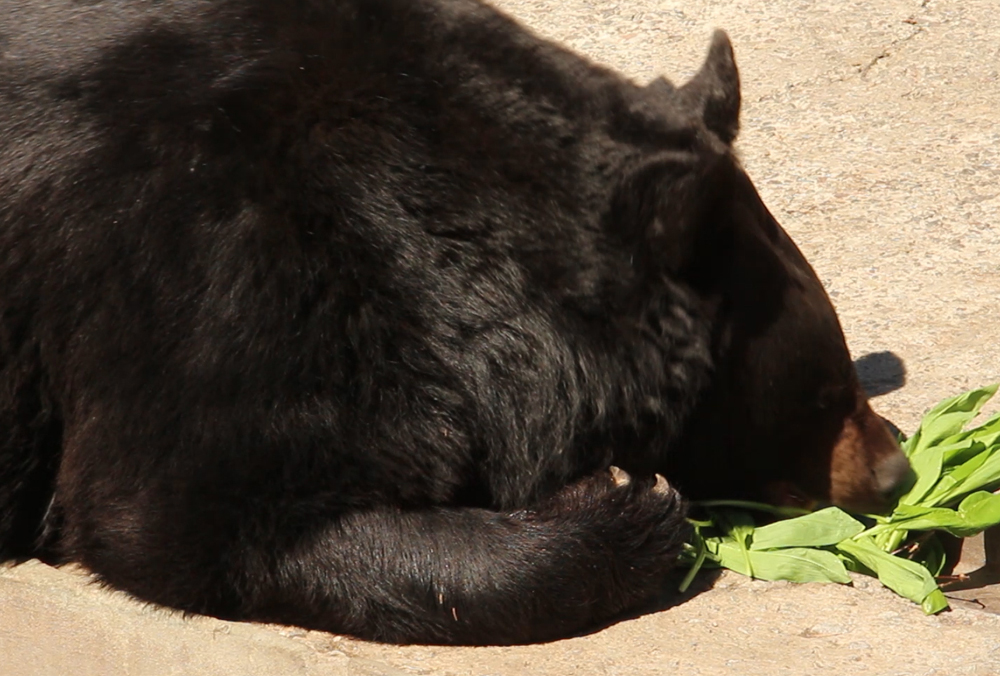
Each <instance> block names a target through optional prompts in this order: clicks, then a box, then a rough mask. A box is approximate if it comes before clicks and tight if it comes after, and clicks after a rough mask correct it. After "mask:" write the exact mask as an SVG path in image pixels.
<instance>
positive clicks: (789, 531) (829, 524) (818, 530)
mask: <svg viewBox="0 0 1000 676" xmlns="http://www.w3.org/2000/svg"><path fill="white" fill-rule="evenodd" d="M864 529H865V527H864V524H862V523H861V522H860V521H858V520H857V519H855V518H854V517H852V516H850V515H849V514H847V512H845V511H843V510H841V509H838V508H837V507H827V508H826V509H821V510H820V511H818V512H813V513H812V514H806V515H805V516H800V517H797V518H794V519H786V520H784V521H776V522H775V523H771V524H768V525H766V526H761V527H760V528H758V529H756V530H755V531H754V532H753V537H752V539H751V542H750V549H751V550H762V549H778V548H783V547H823V546H827V545H835V544H837V543H838V542H840V541H841V540H846V539H847V538H850V537H854V536H855V535H857V534H858V533H860V532H861V531H863V530H864Z"/></svg>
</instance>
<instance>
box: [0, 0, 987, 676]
mask: <svg viewBox="0 0 1000 676" xmlns="http://www.w3.org/2000/svg"><path fill="white" fill-rule="evenodd" d="M497 4H498V5H499V6H500V7H502V8H503V9H505V10H507V11H509V12H511V13H512V14H514V15H515V16H517V17H519V18H521V19H523V20H524V21H525V22H526V23H528V24H529V25H531V26H533V27H534V28H535V29H536V30H538V31H539V32H541V33H543V34H545V35H547V36H550V37H552V38H554V39H557V40H560V41H562V42H564V43H566V44H568V45H570V46H571V47H573V48H575V49H577V50H579V51H581V52H583V53H586V54H588V55H590V56H591V57H592V58H594V59H595V60H597V61H600V62H603V63H606V64H608V65H611V66H613V67H616V68H618V69H620V70H622V71H623V72H625V73H626V74H628V75H630V76H633V77H635V78H636V79H637V80H639V81H646V80H648V79H651V78H653V77H655V76H658V75H661V74H665V75H667V76H669V77H671V78H673V79H675V80H683V79H685V78H686V77H688V76H690V75H691V74H692V73H693V72H694V71H695V70H696V69H697V67H698V65H699V63H700V59H701V58H702V56H703V53H704V50H705V49H706V47H707V42H708V37H709V35H710V32H711V29H712V28H714V27H721V28H725V29H726V30H727V31H728V32H729V33H730V36H731V38H732V40H733V43H734V46H735V49H736V55H737V60H738V63H739V65H740V68H741V72H742V76H743V96H744V109H743V111H744V112H743V132H742V135H741V137H740V141H739V148H740V151H741V153H742V156H743V158H744V161H745V164H746V166H747V168H748V170H749V172H750V174H751V176H752V177H753V178H754V180H755V182H756V184H757V186H758V188H759V190H760V191H761V193H762V194H763V196H764V199H765V201H766V202H767V203H768V205H769V206H770V208H771V210H772V212H773V213H774V214H775V215H776V216H777V218H778V220H779V221H781V222H782V224H783V225H784V226H785V228H786V229H787V230H788V231H789V232H790V233H791V235H792V237H793V238H794V239H795V240H796V242H797V243H798V244H799V246H800V248H801V249H802V250H803V251H804V252H805V254H806V256H807V257H808V258H809V259H810V260H811V261H812V263H813V265H814V267H815V268H816V270H817V272H818V273H819V275H820V277H821V278H822V279H823V281H824V282H825V283H826V285H827V287H828V289H829V291H830V294H831V296H832V297H833V300H834V303H835V304H836V305H837V308H838V311H839V312H840V315H841V319H842V322H843V325H844V329H845V331H846V333H847V336H848V341H849V343H850V345H851V348H852V351H853V353H854V355H855V357H856V358H858V360H859V361H858V365H859V370H860V371H861V373H862V375H863V377H864V379H865V381H866V383H867V384H868V385H869V386H870V388H871V389H872V391H874V392H880V393H882V392H884V394H882V396H879V397H878V398H876V399H875V406H876V408H877V409H878V410H879V412H880V413H882V414H883V415H885V416H887V417H888V418H890V419H892V420H893V421H894V422H896V423H897V424H898V425H899V426H900V427H901V428H902V429H903V430H904V431H912V430H913V428H914V426H915V425H916V423H917V421H918V420H919V418H920V415H921V414H922V413H923V412H924V411H925V410H926V409H927V408H929V407H930V406H931V405H933V404H934V403H935V402H937V401H938V400H940V399H942V398H944V397H946V396H950V395H953V394H957V393H958V392H960V391H963V390H964V389H968V388H971V387H975V386H979V385H983V384H986V383H989V382H994V381H997V380H1000V350H998V349H997V346H998V342H1000V341H998V338H997V335H998V333H1000V224H998V220H1000V11H998V9H1000V7H998V6H997V4H996V0H882V1H881V2H870V1H869V2H862V1H861V0H831V1H829V2H825V3H819V2H811V1H808V0H716V1H711V2H710V1H709V0H685V1H684V2H680V1H677V0H635V1H633V2H624V1H617V2H616V1H610V0H497ZM984 593H986V592H984ZM965 596H967V597H968V596H969V594H968V593H967V594H965ZM972 596H973V597H974V596H975V593H973V594H972ZM975 607H976V605H975V604H971V603H964V604H961V605H960V606H959V607H957V608H956V609H955V610H954V611H952V612H950V613H946V614H943V615H941V616H938V617H932V618H928V617H924V616H923V615H922V614H921V612H920V610H919V609H918V608H916V607H914V606H912V605H911V604H909V603H908V602H906V601H903V600H901V599H899V598H896V597H894V596H893V595H892V594H891V593H889V592H887V591H885V590H884V589H882V588H881V587H880V586H879V585H878V584H877V583H874V582H870V581H867V580H860V581H859V582H858V583H857V584H856V585H855V586H854V588H850V587H840V586H832V585H831V586H825V585H803V586H799V585H788V584H768V583H762V582H752V581H749V580H745V579H742V578H739V577H738V576H735V575H732V574H726V575H723V576H722V578H721V579H720V580H718V581H717V583H716V584H715V586H714V588H712V589H710V590H708V591H705V592H703V593H701V594H699V595H697V596H695V597H694V598H693V599H691V600H690V601H688V602H686V603H683V604H681V605H679V606H676V607H673V608H670V609H668V610H665V611H662V612H658V613H652V614H647V615H645V616H642V617H639V618H637V619H634V620H630V621H626V622H621V623H619V624H617V625H615V626H612V627H610V628H608V629H606V630H604V631H601V632H598V633H596V634H593V635H590V636H586V637H581V638H576V639H572V640H568V641H560V642H557V643H553V644H548V645H542V646H529V647H518V648H476V649H442V648H424V647H416V648H397V647H387V646H378V645H372V644H366V643H361V642H356V641H351V640H348V639H342V638H339V637H333V636H329V635H325V634H317V633H306V632H301V631H297V630H286V629H279V628H270V627H258V626H251V625H238V624H232V623H225V622H218V621H216V620H209V619H206V618H194V619H187V620H185V619H182V618H180V617H178V616H177V615H176V614H174V613H170V612H167V611H162V610H159V609H150V608H146V607H143V606H141V605H139V604H136V603H134V602H131V601H129V600H128V599H125V598H124V597H122V596H121V595H119V594H112V593H108V592H103V591H101V590H99V589H96V588H95V587H93V586H92V585H87V584H86V580H85V578H83V577H81V576H80V575H79V574H76V573H72V572H66V571H54V570H51V569H48V568H45V567H44V566H41V565H38V564H29V565H27V566H22V567H19V568H16V569H7V570H2V571H0V674H3V675H4V676H29V675H30V676H39V675H43V674H44V675H46V676H47V675H49V674H52V675H61V674H76V675H77V676H85V675H88V674H115V673H119V674H129V675H130V676H133V675H136V674H173V673H177V674H182V673H183V674H201V673H204V674H396V675H398V674H427V675H442V676H443V675H445V674H450V675H454V676H465V675H469V676H472V675H477V676H486V675H489V674H492V675H497V676H499V675H507V674H510V675H514V674H518V675H520V674H532V675H539V676H544V675H549V674H551V675H553V676H555V675H557V674H558V675H563V674H570V673H574V674H581V675H590V674H594V675H611V674H622V675H626V674H627V675H629V676H642V675H643V674H666V673H669V674H677V675H679V676H688V675H694V674H706V675H714V674H728V673H732V674H742V675H745V676H750V675H756V674H759V675H761V676H770V675H777V674H824V673H830V674H852V675H853V674H857V675H866V674H879V675H890V674H892V675H899V676H903V675H906V676H909V675H921V676H930V675H932V674H933V675H940V676H954V675H959V674H976V675H986V674H1000V616H996V615H993V614H990V613H987V612H983V611H980V610H976V609H975Z"/></svg>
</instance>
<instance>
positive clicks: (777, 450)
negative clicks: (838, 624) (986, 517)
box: [636, 31, 912, 512]
mask: <svg viewBox="0 0 1000 676" xmlns="http://www.w3.org/2000/svg"><path fill="white" fill-rule="evenodd" d="M651 88H654V89H656V88H659V89H660V90H661V91H660V92H658V93H657V92H655V91H654V92H653V95H656V96H660V97H662V98H663V99H664V100H672V101H673V103H672V105H673V106H674V107H678V106H679V107H681V108H683V109H685V110H686V111H687V115H688V117H689V119H696V120H698V121H699V122H698V123H699V124H700V125H702V127H701V128H702V133H701V140H700V141H699V143H698V146H697V150H696V152H681V153H676V152H671V153H664V154H662V155H661V156H659V157H655V158H653V159H650V160H648V161H646V162H645V163H644V166H642V167H641V168H639V169H638V170H636V171H637V172H640V173H642V172H644V173H645V174H646V175H647V177H650V176H651V177H653V180H652V181H650V180H648V179H647V180H646V181H645V182H646V184H647V185H649V184H652V185H656V186H657V188H656V190H654V191H652V193H653V196H652V198H651V199H652V200H653V202H654V204H653V205H652V206H651V207H649V208H646V209H645V210H644V211H645V213H647V214H649V216H648V218H647V220H646V222H645V224H644V228H646V230H645V237H646V238H647V242H649V241H652V242H653V244H652V245H651V246H649V247H648V249H649V250H650V251H652V253H650V254H647V255H651V256H657V257H658V261H659V262H658V265H660V266H662V268H663V269H664V270H665V272H666V274H667V275H669V276H670V277H671V278H673V279H676V280H680V281H681V282H682V283H684V284H686V285H687V286H688V287H689V288H690V289H693V290H694V293H695V295H696V296H697V297H698V299H699V301H700V307H701V309H702V311H703V312H704V313H705V316H707V317H709V318H710V325H711V327H712V332H711V334H712V335H711V342H712V348H711V351H712V360H713V374H712V377H711V384H710V386H709V388H708V390H707V392H706V393H705V394H704V396H703V397H702V398H701V400H700V401H699V403H698V404H697V405H696V409H695V411H694V414H693V416H692V417H691V418H690V419H689V420H688V422H687V423H686V424H685V429H684V431H683V433H682V440H681V442H680V443H679V444H678V445H677V446H675V447H674V448H672V449H671V453H670V457H669V460H668V463H669V466H668V472H669V474H668V476H670V477H671V479H672V480H673V481H675V482H676V483H677V484H678V485H679V486H680V488H681V489H682V490H683V491H684V492H685V493H686V494H687V495H689V496H691V497H694V498H701V499H704V498H711V497H727V498H745V499H755V500H765V501H768V502H772V503H779V504H817V503H827V504H834V505H838V506H842V507H845V508H848V509H852V510H855V511H861V512H878V511H883V510H885V509H886V508H888V507H890V506H891V504H892V500H893V498H894V497H895V496H896V495H897V494H898V492H899V491H900V490H901V489H902V487H903V486H904V485H905V484H906V483H907V482H908V481H909V480H910V478H911V476H912V475H911V472H910V467H909V464H908V462H907V460H906V458H905V456H904V455H903V453H902V452H901V451H900V448H899V445H898V443H897V442H896V440H895V439H894V438H893V436H892V434H891V433H890V431H889V430H888V428H887V426H886V425H885V423H884V422H883V421H882V419H881V418H880V417H879V416H877V415H876V414H875V413H874V412H873V411H872V409H871V407H870V406H869V404H868V400H867V397H866V395H865V393H864V392H863V390H862V388H861V386H860V384H859V382H858V378H857V375H856V373H855V370H854V366H853V363H852V361H851V357H850V353H849V352H848V349H847V345H846V342H845V340H844V335H843V332H842V330H841V327H840V323H839V321H838V319H837V315H836V313H835V311H834V308H833V305H832V304H831V302H830V299H829V298H828V296H827V294H826V292H825V291H824V289H823V286H822V284H821V282H820V280H819V278H818V277H817V276H816V273H815V272H814V271H813V269H812V268H811V267H810V265H809V263H808V262H807V261H806V260H805V258H804V257H803V255H802V253H801V252H800V251H799V250H798V248H797V247H796V246H795V244H794V243H793V242H792V240H791V239H790V238H789V236H788V235H787V234H786V233H785V231H784V230H783V229H782V228H781V227H780V226H779V225H778V223H777V222H776V221H775V219H774V217H773V216H772V215H771V213H770V212H769V211H768V210H767V208H766V207H765V206H764V204H763V202H762V201H761V199H760V197H759V195H758V194H757V191H756V190H755V188H754V186H753V184H752V183H751V182H750V179H749V178H748V177H747V175H746V174H745V173H744V171H743V170H742V168H741V167H740V165H739V163H738V161H737V160H736V158H735V157H734V155H733V153H732V151H731V148H730V145H731V143H732V141H733V140H734V139H735V137H736V133H737V129H738V117H739V108H740V92H739V76H738V74H737V70H736V66H735V62H734V59H733V54H732V48H731V46H730V44H729V40H728V38H727V37H726V35H725V34H724V33H722V32H721V31H719V32H717V33H716V34H715V36H714V38H713V44H712V48H711V50H710V53H709V56H708V58H707V60H706V63H705V65H704V66H703V67H702V69H701V70H700V71H699V73H698V74H697V75H696V76H695V77H694V78H693V79H692V80H691V81H690V82H688V83H687V84H685V85H684V86H683V87H680V88H679V89H676V90H675V89H673V88H672V87H670V85H669V84H667V83H665V81H662V80H661V81H658V82H657V83H654V85H651ZM664 94H667V95H668V96H664ZM678 101H679V103H678Z"/></svg>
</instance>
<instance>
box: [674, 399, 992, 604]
mask: <svg viewBox="0 0 1000 676" xmlns="http://www.w3.org/2000/svg"><path fill="white" fill-rule="evenodd" d="M997 388H998V385H990V386H988V387H983V388H980V389H977V390H972V391H970V392H966V393H965V394H962V395H959V396H957V397H953V398H951V399H947V400H945V401H942V402H941V403H940V404H938V405H937V406H935V407H934V408H933V409H931V410H930V411H929V412H928V413H927V415H925V416H924V418H923V420H922V421H921V423H920V427H919V428H918V430H917V432H916V433H915V434H914V435H913V436H912V437H910V438H909V439H908V440H906V441H905V442H903V443H902V444H901V446H902V449H903V452H904V453H905V454H906V455H907V457H908V458H909V460H910V464H911V466H912V467H913V470H914V473H915V474H916V481H915V482H914V484H913V486H912V488H910V490H909V491H908V492H907V493H906V494H905V495H903V496H902V497H901V498H900V499H899V502H898V504H897V505H896V507H895V508H894V510H893V511H892V513H891V514H889V515H888V516H875V515H860V516H859V518H860V519H861V520H859V519H858V518H855V516H852V515H851V514H848V513H847V512H845V511H843V510H841V509H839V508H837V507H827V508H825V509H821V510H819V511H815V512H809V511H808V510H803V509H796V508H785V507H774V506H772V505H765V504H761V503H756V502H746V501H726V500H716V501H710V502H702V503H699V507H700V508H701V509H702V510H704V512H705V513H706V514H707V515H708V518H707V519H704V520H693V519H692V520H691V523H692V525H693V526H694V535H693V537H692V539H691V542H690V543H689V544H688V545H686V546H685V549H684V551H683V553H682V554H681V559H682V561H683V562H685V563H687V564H688V565H689V566H690V570H689V571H688V573H687V575H686V576H685V578H684V580H683V581H682V582H681V590H682V591H684V590H686V589H687V588H688V586H690V584H691V582H692V580H693V579H694V576H695V574H696V573H697V572H698V570H700V569H701V568H702V567H706V566H713V567H723V568H728V569H730V570H734V571H736V572H738V573H742V574H743V575H748V576H750V577H754V578H757V579H762V580H791V581H793V582H838V583H841V584H846V583H849V582H850V581H851V577H850V575H849V572H856V573H863V574H867V575H872V576H875V577H877V578H878V579H879V581H880V582H881V583H882V584H884V585H885V586H886V587H888V588H889V589H892V590H893V591H895V592H896V593H898V594H900V595H901V596H904V597H906V598H908V599H910V600H912V601H914V602H915V603H918V604H920V606H921V607H922V608H923V610H924V612H926V613H928V614H932V613H937V612H940V611H941V610H944V609H945V608H947V607H948V601H947V599H946V598H945V596H944V593H943V592H942V591H941V589H940V587H938V584H937V581H936V577H937V576H938V575H939V574H940V573H941V570H942V569H943V568H944V566H945V563H946V561H945V554H944V548H943V546H942V544H941V542H940V540H939V539H938V538H937V537H936V535H935V534H936V533H939V532H945V533H950V534H951V535H955V536H957V537H969V536H971V535H975V534H976V533H979V532H981V531H983V530H985V529H987V528H989V527H991V526H995V525H997V524H1000V494H997V493H993V492H991V491H993V490H994V489H996V488H997V487H998V486H1000V414H998V415H995V416H993V417H991V418H990V419H989V420H987V421H986V422H984V423H983V424H981V425H979V426H978V427H975V428H973V429H968V430H966V429H965V427H966V425H967V424H968V423H969V422H970V421H971V420H972V419H973V418H975V417H976V416H977V415H978V414H979V411H980V410H981V409H982V407H983V405H984V404H985V403H986V402H987V401H989V400H990V398H991V397H993V395H994V394H996V392H997ZM754 513H760V514H763V515H766V516H768V517H771V518H777V519H778V520H777V521H774V522H773V523H768V524H766V525H762V526H757V525H756V520H755V518H754ZM866 524H867V525H866Z"/></svg>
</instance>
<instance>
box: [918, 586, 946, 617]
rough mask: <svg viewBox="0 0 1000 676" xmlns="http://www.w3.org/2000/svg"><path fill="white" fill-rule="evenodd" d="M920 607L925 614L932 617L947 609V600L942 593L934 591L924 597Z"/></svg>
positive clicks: (937, 590) (938, 590)
mask: <svg viewBox="0 0 1000 676" xmlns="http://www.w3.org/2000/svg"><path fill="white" fill-rule="evenodd" d="M920 607H921V609H923V611H924V612H925V613H926V614H928V615H934V614H936V613H940V612H941V611H942V610H947V609H948V599H947V598H946V597H945V595H944V592H943V591H941V590H940V589H935V590H934V591H932V592H931V593H930V594H928V595H927V596H925V597H924V600H923V601H921V602H920Z"/></svg>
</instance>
